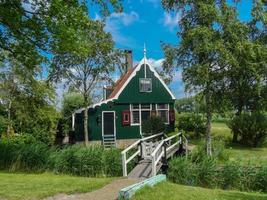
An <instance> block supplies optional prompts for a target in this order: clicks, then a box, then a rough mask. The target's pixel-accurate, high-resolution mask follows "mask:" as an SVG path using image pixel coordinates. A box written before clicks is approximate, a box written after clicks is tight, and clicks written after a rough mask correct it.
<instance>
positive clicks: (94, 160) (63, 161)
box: [48, 145, 122, 176]
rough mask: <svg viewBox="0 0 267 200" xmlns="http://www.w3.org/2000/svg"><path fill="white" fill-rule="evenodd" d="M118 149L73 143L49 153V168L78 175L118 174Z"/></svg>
mask: <svg viewBox="0 0 267 200" xmlns="http://www.w3.org/2000/svg"><path fill="white" fill-rule="evenodd" d="M120 157H121V156H120V151H119V150H117V149H110V150H105V149H104V148H103V147H102V146H89V147H84V146H80V145H73V146H69V147H66V148H64V149H63V150H58V151H55V152H54V153H52V154H51V155H50V159H49V162H48V163H49V166H50V167H49V169H50V170H53V171H54V172H56V173H65V174H73V175H78V176H120V175H121V173H122V168H121V160H120V159H121V158H120Z"/></svg>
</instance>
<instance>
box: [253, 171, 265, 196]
mask: <svg viewBox="0 0 267 200" xmlns="http://www.w3.org/2000/svg"><path fill="white" fill-rule="evenodd" d="M251 185H252V188H251V189H252V190H257V191H260V192H267V166H262V167H259V168H258V169H257V170H256V174H255V176H254V182H253V183H252V184H251Z"/></svg>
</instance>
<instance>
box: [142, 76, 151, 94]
mask: <svg viewBox="0 0 267 200" xmlns="http://www.w3.org/2000/svg"><path fill="white" fill-rule="evenodd" d="M144 79H149V80H150V81H151V90H150V91H141V90H140V89H141V87H140V86H141V85H140V84H141V83H140V82H141V80H144ZM152 87H153V85H152V78H139V92H141V93H150V92H152Z"/></svg>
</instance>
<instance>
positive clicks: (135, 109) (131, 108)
mask: <svg viewBox="0 0 267 200" xmlns="http://www.w3.org/2000/svg"><path fill="white" fill-rule="evenodd" d="M135 105H137V104H135ZM133 111H139V123H133ZM130 113H131V126H139V125H140V120H141V119H140V104H138V108H133V104H130Z"/></svg>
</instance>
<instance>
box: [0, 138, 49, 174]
mask: <svg viewBox="0 0 267 200" xmlns="http://www.w3.org/2000/svg"><path fill="white" fill-rule="evenodd" d="M24 139H25V141H23V140H18V139H11V140H2V141H1V142H0V168H1V169H2V170H9V171H36V172H39V171H44V170H45V168H46V162H47V159H48V156H49V153H50V149H49V147H48V146H47V145H45V144H43V143H38V142H33V143H32V142H31V143H28V142H29V141H28V139H29V137H26V138H24Z"/></svg>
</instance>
